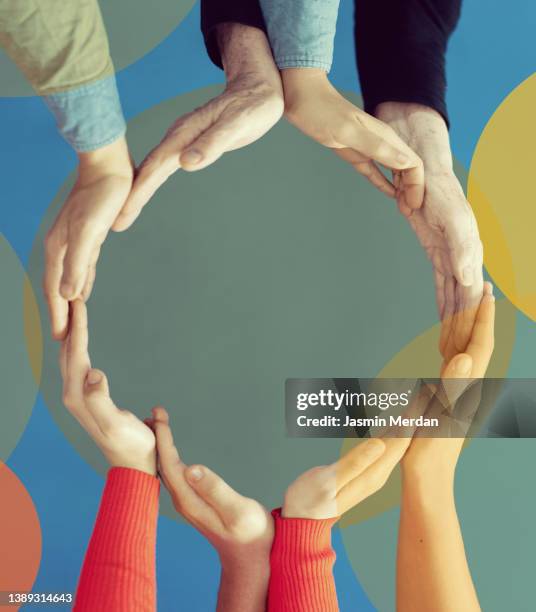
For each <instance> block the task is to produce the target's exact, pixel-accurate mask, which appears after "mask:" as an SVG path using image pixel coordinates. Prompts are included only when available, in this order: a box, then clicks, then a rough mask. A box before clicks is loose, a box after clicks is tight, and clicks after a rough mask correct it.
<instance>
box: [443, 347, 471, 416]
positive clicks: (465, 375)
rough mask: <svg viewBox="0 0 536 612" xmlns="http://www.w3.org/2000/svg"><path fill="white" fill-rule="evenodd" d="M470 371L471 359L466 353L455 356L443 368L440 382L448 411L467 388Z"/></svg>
mask: <svg viewBox="0 0 536 612" xmlns="http://www.w3.org/2000/svg"><path fill="white" fill-rule="evenodd" d="M472 370H473V359H472V358H471V355H468V354H467V353H460V354H459V355H456V356H455V357H453V358H452V359H451V360H450V361H449V362H448V363H447V365H446V366H445V367H444V368H443V371H442V372H441V380H442V382H443V388H444V391H445V395H446V398H447V402H446V403H447V408H448V409H449V410H450V411H452V408H453V407H454V404H455V403H456V402H457V401H458V398H459V397H460V396H461V395H462V393H463V392H464V391H465V389H466V388H467V386H468V384H469V382H470V380H469V379H470V378H471V372H472Z"/></svg>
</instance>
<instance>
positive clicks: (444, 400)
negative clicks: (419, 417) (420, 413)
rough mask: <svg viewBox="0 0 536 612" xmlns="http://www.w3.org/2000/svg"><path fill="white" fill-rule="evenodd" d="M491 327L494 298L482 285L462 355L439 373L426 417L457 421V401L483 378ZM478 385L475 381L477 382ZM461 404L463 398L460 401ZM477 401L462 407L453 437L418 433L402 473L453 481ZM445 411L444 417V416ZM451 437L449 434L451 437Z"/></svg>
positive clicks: (488, 287)
mask: <svg viewBox="0 0 536 612" xmlns="http://www.w3.org/2000/svg"><path fill="white" fill-rule="evenodd" d="M494 325H495V298H494V296H493V288H492V286H491V284H490V283H485V285H484V296H483V297H482V300H481V302H480V305H479V307H478V311H477V315H476V319H475V323H474V326H473V329H472V332H471V336H470V339H469V342H468V344H467V348H466V350H465V352H463V353H459V354H457V355H455V356H454V357H453V358H452V359H451V360H450V361H449V362H448V363H447V364H445V365H443V367H442V372H441V380H442V383H441V384H442V387H443V388H442V389H441V390H439V393H440V399H439V400H438V399H437V398H435V399H434V398H432V403H431V410H432V411H434V412H435V413H434V414H431V413H429V412H427V413H426V416H427V417H428V416H436V417H438V418H439V420H440V424H441V419H442V418H443V419H445V420H446V421H447V423H446V424H447V426H448V425H449V422H448V421H450V418H451V417H454V418H456V414H455V412H453V410H455V409H456V408H457V406H456V402H457V401H458V400H459V398H460V396H462V394H464V393H469V392H470V391H466V390H467V388H468V386H469V385H470V384H475V381H474V379H482V378H483V377H484V375H485V374H486V370H487V368H488V365H489V362H490V359H491V356H492V354H493V347H494ZM476 382H478V381H476ZM460 401H461V402H463V398H461V400H460ZM472 401H474V403H475V404H476V405H478V403H479V396H478V398H476V399H475V398H470V401H469V404H470V405H469V406H464V408H463V409H464V411H467V409H469V413H470V414H469V413H468V414H463V415H459V416H460V417H461V418H460V419H459V421H461V424H462V427H463V431H462V432H461V434H457V435H455V436H454V437H447V436H445V437H437V436H438V435H439V433H440V432H437V431H435V432H432V434H431V435H428V433H427V432H423V435H421V434H420V431H419V430H417V432H416V433H415V436H414V438H413V440H412V442H411V445H410V447H409V449H408V451H407V453H406V454H405V456H404V458H403V460H402V468H403V471H404V472H406V473H408V472H410V473H411V475H412V477H414V476H416V475H418V476H419V477H422V476H423V475H425V476H427V477H429V478H431V479H435V478H438V477H440V476H448V477H449V478H450V479H453V478H454V470H455V468H456V463H457V461H458V457H459V455H460V452H461V450H462V447H463V443H464V436H465V434H466V433H467V430H468V427H469V425H470V423H471V420H472V417H473V416H474V409H475V406H471V403H472ZM445 411H447V414H446V415H445ZM450 435H452V434H450Z"/></svg>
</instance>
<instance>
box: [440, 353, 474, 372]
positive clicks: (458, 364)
mask: <svg viewBox="0 0 536 612" xmlns="http://www.w3.org/2000/svg"><path fill="white" fill-rule="evenodd" d="M472 369H473V359H472V358H471V355H468V354H467V353H460V354H459V355H455V356H454V357H453V358H452V359H451V360H450V361H449V362H448V364H447V365H446V367H445V369H444V371H443V374H442V376H441V378H467V377H469V376H470V375H471V370H472Z"/></svg>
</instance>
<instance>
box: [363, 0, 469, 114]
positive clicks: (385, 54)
mask: <svg viewBox="0 0 536 612" xmlns="http://www.w3.org/2000/svg"><path fill="white" fill-rule="evenodd" d="M461 3H462V0H355V42H356V54H357V66H358V70H359V80H360V82H361V91H362V93H363V99H364V102H365V110H366V111H367V112H368V113H371V114H373V113H374V109H375V108H376V106H377V105H378V104H380V103H381V102H388V101H391V102H414V103H418V104H423V105H426V106H430V107H432V108H433V109H435V110H436V111H438V112H439V113H440V114H441V115H442V116H443V117H444V118H445V121H446V122H447V124H448V115H447V105H446V101H445V94H446V89H447V81H446V74H445V54H446V51H447V44H448V40H449V37H450V35H451V34H452V32H453V31H454V28H455V27H456V24H457V23H458V19H459V17H460V11H461Z"/></svg>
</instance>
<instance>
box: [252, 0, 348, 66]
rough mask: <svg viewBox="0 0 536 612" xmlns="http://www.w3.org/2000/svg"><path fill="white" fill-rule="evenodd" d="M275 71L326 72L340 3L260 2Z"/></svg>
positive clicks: (314, 0)
mask: <svg viewBox="0 0 536 612" xmlns="http://www.w3.org/2000/svg"><path fill="white" fill-rule="evenodd" d="M260 3H261V7H262V12H263V15H264V20H265V22H266V29H267V30H268V37H269V38H270V44H271V46H272V51H273V54H274V59H275V63H276V64H277V66H278V68H280V69H282V68H297V67H305V68H322V69H323V70H325V71H326V72H329V70H330V68H331V62H332V61H333V40H334V38H335V28H336V26H337V14H338V12H339V0H260Z"/></svg>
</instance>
